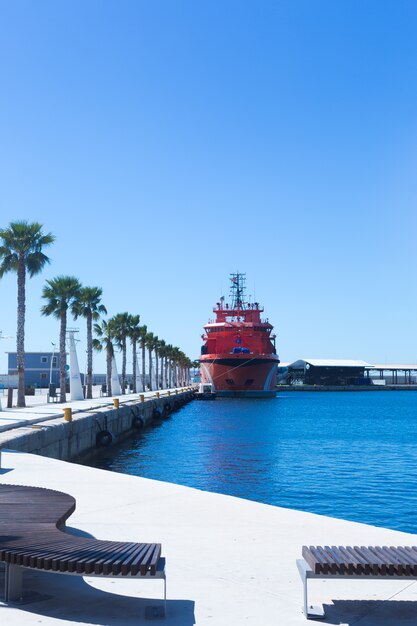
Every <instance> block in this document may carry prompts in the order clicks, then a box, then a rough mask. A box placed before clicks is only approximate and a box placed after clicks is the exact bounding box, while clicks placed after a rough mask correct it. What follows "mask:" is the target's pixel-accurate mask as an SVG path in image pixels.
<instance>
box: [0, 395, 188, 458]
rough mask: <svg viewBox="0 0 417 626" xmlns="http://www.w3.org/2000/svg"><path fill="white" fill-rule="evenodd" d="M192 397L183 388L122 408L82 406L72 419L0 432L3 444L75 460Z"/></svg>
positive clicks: (119, 438) (144, 424)
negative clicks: (176, 391)
mask: <svg viewBox="0 0 417 626" xmlns="http://www.w3.org/2000/svg"><path fill="white" fill-rule="evenodd" d="M161 393H162V392H161ZM193 397H194V395H193V392H192V391H181V392H179V393H177V394H172V395H170V396H168V395H163V396H161V397H160V398H157V397H153V398H152V399H146V401H144V402H140V401H138V399H137V398H136V399H135V400H132V401H124V402H123V404H121V405H120V406H119V408H114V407H111V408H109V407H108V406H107V407H101V408H95V409H91V410H86V411H82V410H81V411H79V412H77V413H75V414H73V416H72V421H64V419H63V418H62V417H57V418H56V419H53V420H48V421H43V422H42V421H41V420H40V421H39V422H38V423H36V424H31V425H28V426H23V427H20V428H14V429H13V430H8V431H5V432H2V433H0V448H1V449H12V450H18V451H20V452H29V453H32V454H40V455H42V456H46V457H49V458H53V459H60V460H63V461H70V460H76V459H78V458H80V457H82V456H86V455H88V454H90V453H93V452H94V451H95V450H97V449H98V448H100V447H105V446H108V445H112V444H114V443H117V442H118V441H120V440H122V439H123V438H124V437H126V436H127V435H128V434H129V433H131V432H132V431H133V430H135V429H136V430H140V429H142V428H145V427H146V426H147V425H148V424H150V423H151V422H152V421H153V420H154V419H160V418H164V417H168V416H169V415H171V413H173V412H175V411H176V410H179V409H180V408H181V407H182V406H184V404H186V403H187V402H190V401H191V400H192V399H193Z"/></svg>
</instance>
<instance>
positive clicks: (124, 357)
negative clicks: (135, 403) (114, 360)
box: [122, 336, 126, 394]
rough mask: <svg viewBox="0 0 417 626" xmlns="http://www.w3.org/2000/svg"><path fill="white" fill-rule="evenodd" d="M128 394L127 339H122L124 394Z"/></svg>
mask: <svg viewBox="0 0 417 626" xmlns="http://www.w3.org/2000/svg"><path fill="white" fill-rule="evenodd" d="M125 393H126V337H125V336H123V339H122V394H125Z"/></svg>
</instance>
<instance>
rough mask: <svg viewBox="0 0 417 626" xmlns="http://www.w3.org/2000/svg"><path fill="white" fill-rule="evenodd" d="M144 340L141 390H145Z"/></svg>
mask: <svg viewBox="0 0 417 626" xmlns="http://www.w3.org/2000/svg"><path fill="white" fill-rule="evenodd" d="M145 356H146V355H145V342H144V341H142V391H146V366H145Z"/></svg>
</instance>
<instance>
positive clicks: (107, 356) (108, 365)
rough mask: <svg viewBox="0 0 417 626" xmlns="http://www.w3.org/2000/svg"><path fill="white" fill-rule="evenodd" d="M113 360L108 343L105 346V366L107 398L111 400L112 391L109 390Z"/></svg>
mask: <svg viewBox="0 0 417 626" xmlns="http://www.w3.org/2000/svg"><path fill="white" fill-rule="evenodd" d="M112 359H113V351H112V349H111V343H110V342H109V341H108V342H107V345H106V366H107V372H106V376H107V396H108V397H109V398H111V395H112V390H111V362H112Z"/></svg>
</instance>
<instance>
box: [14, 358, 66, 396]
mask: <svg viewBox="0 0 417 626" xmlns="http://www.w3.org/2000/svg"><path fill="white" fill-rule="evenodd" d="M7 356H8V374H17V353H16V352H7ZM65 361H66V355H65ZM50 381H51V383H52V384H53V385H56V386H57V387H59V353H58V352H26V353H25V387H35V388H41V387H43V388H47V387H48V386H49V382H50Z"/></svg>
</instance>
